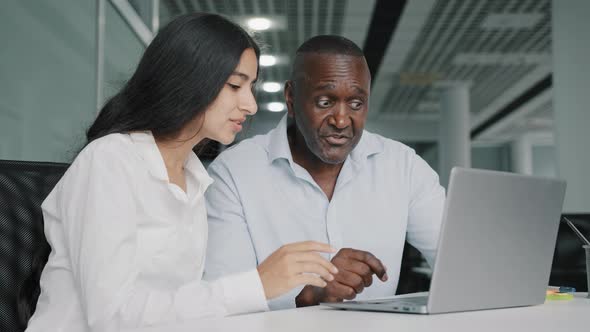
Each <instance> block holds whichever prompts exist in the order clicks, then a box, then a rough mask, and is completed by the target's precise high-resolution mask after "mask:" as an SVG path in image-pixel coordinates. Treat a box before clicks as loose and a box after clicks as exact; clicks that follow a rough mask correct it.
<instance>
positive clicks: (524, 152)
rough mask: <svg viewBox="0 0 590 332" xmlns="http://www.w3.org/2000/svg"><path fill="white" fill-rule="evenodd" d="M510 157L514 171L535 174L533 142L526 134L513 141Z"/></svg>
mask: <svg viewBox="0 0 590 332" xmlns="http://www.w3.org/2000/svg"><path fill="white" fill-rule="evenodd" d="M510 157H511V158H510V159H511V162H512V171H513V172H515V173H520V174H526V175H532V174H533V144H532V142H531V140H530V139H529V137H528V136H527V135H526V134H525V135H521V136H520V137H518V138H517V139H515V140H514V141H512V144H511V146H510Z"/></svg>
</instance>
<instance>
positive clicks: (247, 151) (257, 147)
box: [211, 134, 268, 167]
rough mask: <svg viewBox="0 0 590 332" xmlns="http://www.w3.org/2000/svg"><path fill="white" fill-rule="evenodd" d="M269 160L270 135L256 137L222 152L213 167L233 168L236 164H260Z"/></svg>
mask: <svg viewBox="0 0 590 332" xmlns="http://www.w3.org/2000/svg"><path fill="white" fill-rule="evenodd" d="M267 159H268V134H264V135H256V136H254V137H251V138H247V139H245V140H243V141H241V142H239V143H237V144H235V145H232V146H230V147H228V148H227V149H225V150H224V151H223V152H221V153H220V154H219V155H218V156H217V158H215V160H214V161H213V162H212V163H211V165H217V164H224V165H226V166H228V167H231V166H233V165H236V164H241V165H244V163H260V162H266V160H267Z"/></svg>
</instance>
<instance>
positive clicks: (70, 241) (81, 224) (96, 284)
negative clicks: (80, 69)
mask: <svg viewBox="0 0 590 332" xmlns="http://www.w3.org/2000/svg"><path fill="white" fill-rule="evenodd" d="M185 170H186V183H187V192H186V193H185V192H184V191H183V190H181V189H180V188H179V187H178V186H176V185H174V184H171V183H169V181H168V175H167V171H166V167H165V164H164V161H163V159H162V156H161V154H160V151H159V149H158V147H157V145H156V143H155V141H154V138H153V136H152V135H151V134H150V133H149V132H148V133H133V134H130V135H127V134H111V135H108V136H105V137H103V138H100V139H98V140H96V141H94V142H92V143H91V144H89V145H88V146H87V147H86V148H84V150H82V152H81V153H80V154H79V155H78V157H77V158H76V160H75V161H74V163H73V164H72V165H71V166H70V168H69V169H68V171H67V172H66V173H65V175H64V177H63V178H62V179H61V180H60V181H59V183H58V184H57V185H56V186H55V188H54V189H53V191H52V192H51V193H50V194H49V196H48V197H47V199H46V200H45V201H44V202H43V205H42V209H43V217H44V220H45V235H46V237H47V241H48V242H49V244H50V245H51V249H52V251H51V254H50V256H49V260H48V262H47V265H46V266H45V269H44V270H43V273H42V275H41V295H40V296H39V300H38V303H37V309H36V311H35V313H34V315H33V317H32V318H31V320H30V321H29V326H28V328H27V331H31V332H32V331H117V330H119V329H120V328H128V327H138V326H149V325H155V324H163V323H172V322H175V321H181V320H188V319H196V318H202V317H209V316H223V315H230V314H237V313H245V312H253V311H264V310H268V306H267V302H266V298H265V295H264V290H263V287H262V283H261V281H260V277H259V275H258V273H257V271H256V269H252V270H250V271H247V272H244V273H239V274H235V275H231V276H226V277H222V278H220V279H218V280H215V281H212V282H205V281H202V280H201V277H202V274H203V266H204V259H205V249H206V246H207V212H206V210H205V202H204V198H203V194H204V192H205V190H206V189H207V187H208V186H209V185H210V184H211V182H212V179H211V178H210V177H209V176H208V174H207V171H206V170H205V168H204V167H203V165H202V164H201V162H200V161H199V159H198V158H197V156H196V155H195V154H193V153H191V155H190V157H189V159H188V161H187V163H186V165H185ZM228 240H229V239H228Z"/></svg>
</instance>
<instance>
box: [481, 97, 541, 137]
mask: <svg viewBox="0 0 590 332" xmlns="http://www.w3.org/2000/svg"><path fill="white" fill-rule="evenodd" d="M552 98H553V90H552V89H547V90H545V91H544V92H542V93H541V94H539V95H537V96H536V97H535V98H533V99H532V100H530V101H529V102H527V103H526V104H524V105H522V106H521V107H519V108H518V109H516V110H514V111H513V112H512V113H510V114H509V115H507V116H505V117H504V118H502V119H501V120H500V121H498V122H496V123H495V124H493V125H492V126H491V127H489V128H487V129H486V130H484V131H483V132H482V133H481V134H480V135H479V137H481V139H486V138H494V137H498V136H500V135H499V134H500V133H501V132H503V131H506V130H507V129H509V128H510V127H512V126H516V125H518V124H519V123H521V122H522V121H523V120H525V119H526V118H527V117H529V116H530V115H532V114H533V113H534V112H535V111H537V110H538V109H539V107H541V106H543V105H544V104H546V103H548V102H551V100H552ZM516 131H518V130H515V132H516ZM519 134H522V132H520V133H519Z"/></svg>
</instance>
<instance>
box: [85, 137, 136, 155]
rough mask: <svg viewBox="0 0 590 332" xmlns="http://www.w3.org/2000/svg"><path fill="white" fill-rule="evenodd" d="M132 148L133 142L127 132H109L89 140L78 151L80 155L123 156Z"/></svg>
mask: <svg viewBox="0 0 590 332" xmlns="http://www.w3.org/2000/svg"><path fill="white" fill-rule="evenodd" d="M132 149H133V144H132V142H131V139H130V137H129V135H127V134H118V133H115V134H109V135H106V136H103V137H101V138H97V139H95V140H94V141H92V142H90V143H89V144H88V145H86V146H85V147H84V149H82V151H80V154H79V155H78V158H80V157H97V156H99V157H101V156H105V157H108V156H113V157H115V156H124V155H128V154H129V152H131V151H132Z"/></svg>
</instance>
